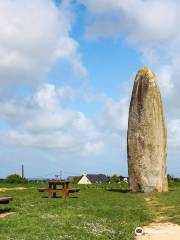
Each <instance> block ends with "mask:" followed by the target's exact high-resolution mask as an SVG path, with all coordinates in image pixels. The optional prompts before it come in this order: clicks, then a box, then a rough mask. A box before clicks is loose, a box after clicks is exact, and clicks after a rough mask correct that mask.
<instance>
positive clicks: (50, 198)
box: [42, 196, 78, 199]
mask: <svg viewBox="0 0 180 240" xmlns="http://www.w3.org/2000/svg"><path fill="white" fill-rule="evenodd" d="M42 198H48V196H42ZM56 198H62V199H65V198H63V197H62V196H56V197H52V198H49V199H56ZM68 198H78V197H77V196H69V197H67V198H66V199H68Z"/></svg>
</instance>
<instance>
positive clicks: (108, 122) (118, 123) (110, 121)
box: [97, 98, 129, 134]
mask: <svg viewBox="0 0 180 240" xmlns="http://www.w3.org/2000/svg"><path fill="white" fill-rule="evenodd" d="M128 109H129V99H128V98H121V99H120V100H118V101H114V100H113V99H111V98H106V100H105V102H104V110H103V111H102V112H101V113H100V114H98V116H97V124H98V126H99V127H100V128H101V129H102V131H104V132H109V133H111V134H115V133H116V134H117V133H122V132H124V131H126V130H127V123H128Z"/></svg>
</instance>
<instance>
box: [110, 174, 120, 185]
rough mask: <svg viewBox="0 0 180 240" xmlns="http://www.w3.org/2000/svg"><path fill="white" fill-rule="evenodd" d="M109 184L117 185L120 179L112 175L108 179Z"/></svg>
mask: <svg viewBox="0 0 180 240" xmlns="http://www.w3.org/2000/svg"><path fill="white" fill-rule="evenodd" d="M110 182H114V183H118V182H120V177H119V176H117V175H116V174H114V175H113V176H112V177H110Z"/></svg>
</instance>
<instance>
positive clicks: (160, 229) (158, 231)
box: [135, 223, 180, 240]
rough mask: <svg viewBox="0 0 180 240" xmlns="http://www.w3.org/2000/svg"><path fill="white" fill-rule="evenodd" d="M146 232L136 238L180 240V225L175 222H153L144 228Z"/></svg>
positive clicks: (142, 239) (139, 239) (144, 239)
mask: <svg viewBox="0 0 180 240" xmlns="http://www.w3.org/2000/svg"><path fill="white" fill-rule="evenodd" d="M143 230H144V234H143V235H142V236H137V237H136V238H135V239H136V240H180V225H177V224H173V223H152V224H151V225H149V226H146V227H144V228H143Z"/></svg>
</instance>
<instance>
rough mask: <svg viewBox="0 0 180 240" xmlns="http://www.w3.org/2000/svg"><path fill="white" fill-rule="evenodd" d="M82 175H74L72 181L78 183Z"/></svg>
mask: <svg viewBox="0 0 180 240" xmlns="http://www.w3.org/2000/svg"><path fill="white" fill-rule="evenodd" d="M81 178H82V176H73V177H72V179H71V183H75V184H76V183H78V182H79V180H80V179H81Z"/></svg>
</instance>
